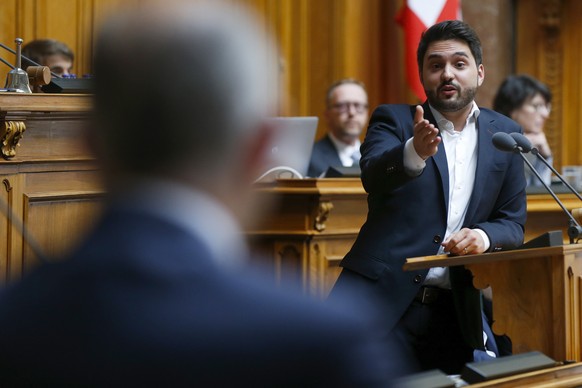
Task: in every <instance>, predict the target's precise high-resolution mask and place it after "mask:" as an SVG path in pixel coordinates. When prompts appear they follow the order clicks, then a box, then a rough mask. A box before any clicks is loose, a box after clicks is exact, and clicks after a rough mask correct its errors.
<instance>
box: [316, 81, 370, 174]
mask: <svg viewBox="0 0 582 388" xmlns="http://www.w3.org/2000/svg"><path fill="white" fill-rule="evenodd" d="M325 121H326V123H327V128H328V132H327V134H326V135H325V136H324V137H323V138H321V139H320V140H318V141H317V142H315V144H314V145H313V152H312V153H311V160H310V162H309V170H308V172H307V175H308V176H310V177H312V178H317V177H319V176H321V175H322V174H323V173H325V172H326V171H327V169H328V168H329V167H342V166H343V167H354V166H359V162H360V157H361V155H360V144H361V143H360V135H361V134H362V131H363V130H364V128H365V126H366V125H367V123H368V93H367V92H366V87H365V86H364V84H363V83H362V82H360V81H358V80H356V79H353V78H345V79H341V80H339V81H336V82H334V83H333V84H331V86H330V87H329V88H328V90H327V94H326V110H325Z"/></svg>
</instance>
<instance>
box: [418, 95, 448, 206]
mask: <svg viewBox="0 0 582 388" xmlns="http://www.w3.org/2000/svg"><path fill="white" fill-rule="evenodd" d="M422 107H423V109H424V118H425V119H427V120H428V121H429V122H430V123H431V124H434V126H435V127H437V128H438V124H437V122H436V119H435V118H434V116H433V114H432V112H431V110H430V107H429V105H428V102H426V103H424V105H423V106H422ZM439 130H440V129H439ZM430 159H432V162H433V163H434V164H435V166H436V169H437V171H438V172H439V175H440V178H441V184H442V187H443V194H444V199H445V203H444V205H445V210H446V211H447V212H448V208H449V166H448V164H447V154H446V152H445V147H444V145H443V144H442V142H441V144H439V148H438V151H437V153H436V155H434V156H433V157H432V158H430ZM427 163H429V161H428V160H427Z"/></svg>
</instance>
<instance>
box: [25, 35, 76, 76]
mask: <svg viewBox="0 0 582 388" xmlns="http://www.w3.org/2000/svg"><path fill="white" fill-rule="evenodd" d="M22 55H24V56H25V57H27V58H29V59H32V60H33V61H34V62H36V63H38V64H39V65H42V66H47V67H48V68H49V69H50V70H51V72H53V73H54V74H56V75H58V76H59V77H63V76H65V77H66V76H69V75H70V74H71V70H72V69H73V62H74V60H75V55H74V54H73V50H71V49H70V48H69V46H67V45H66V44H64V43H63V42H60V41H58V40H56V39H36V40H32V41H30V42H28V43H27V44H25V45H24V46H23V47H22ZM32 65H33V64H32V63H30V62H29V61H27V60H26V59H24V58H23V59H22V67H23V69H24V70H26V68H27V67H28V66H32Z"/></svg>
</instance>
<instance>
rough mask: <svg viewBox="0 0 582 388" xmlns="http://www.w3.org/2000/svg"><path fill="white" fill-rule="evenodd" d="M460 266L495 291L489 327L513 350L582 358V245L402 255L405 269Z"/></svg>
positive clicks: (476, 281) (479, 283) (560, 358)
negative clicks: (509, 341)
mask: <svg viewBox="0 0 582 388" xmlns="http://www.w3.org/2000/svg"><path fill="white" fill-rule="evenodd" d="M456 265H464V266H465V268H467V269H468V270H470V271H471V272H472V274H473V285H474V286H475V287H476V288H478V289H484V288H487V287H489V286H490V287H491V289H492V291H493V317H494V319H495V323H494V324H493V330H494V331H495V332H496V333H498V334H507V335H509V336H510V337H511V339H512V341H513V351H514V353H525V352H529V351H533V350H537V351H540V352H542V353H544V354H546V355H548V356H549V357H551V358H553V359H554V360H557V361H564V360H576V361H582V245H580V244H572V245H564V246H558V247H548V248H536V249H522V250H514V251H505V252H495V253H485V254H481V255H467V256H447V255H438V256H425V257H418V258H409V259H407V260H406V264H405V265H404V270H418V269H427V268H432V267H441V266H444V267H449V266H456Z"/></svg>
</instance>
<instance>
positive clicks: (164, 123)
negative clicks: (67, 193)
mask: <svg viewBox="0 0 582 388" xmlns="http://www.w3.org/2000/svg"><path fill="white" fill-rule="evenodd" d="M257 25H259V23H257V21H255V20H254V19H252V18H251V17H250V16H248V15H246V14H245V13H244V12H242V11H241V9H240V8H239V9H237V11H236V12H234V11H232V10H231V9H230V8H226V7H225V6H222V7H218V6H216V5H214V6H209V5H203V4H200V3H197V5H180V6H177V5H175V4H169V3H168V2H164V4H163V7H162V6H159V7H156V6H152V5H150V6H146V5H142V6H140V8H139V9H137V10H132V11H131V12H128V13H120V14H118V15H116V16H115V17H114V18H113V19H111V20H109V22H108V23H106V24H105V26H104V28H103V30H102V33H101V35H100V38H99V40H98V44H97V52H96V63H95V73H96V78H97V80H98V81H97V82H96V90H95V92H96V94H95V96H96V98H95V108H96V112H95V121H94V122H93V126H92V127H91V131H90V138H91V141H92V143H91V144H92V145H93V146H94V148H95V150H96V152H97V155H98V160H99V161H100V162H101V166H102V169H103V171H104V178H105V181H106V183H107V188H108V198H107V200H108V202H107V204H108V206H107V208H106V211H105V213H104V216H103V218H102V219H101V220H100V221H99V223H98V224H97V225H96V227H95V230H94V231H93V232H92V233H91V234H90V236H89V237H88V239H87V240H86V241H85V242H84V243H83V244H82V245H81V246H80V248H79V249H78V250H77V251H76V252H75V253H74V254H73V255H72V257H69V258H68V259H67V260H64V261H59V262H55V263H54V264H47V265H44V266H41V267H40V268H39V269H38V270H37V271H34V272H33V273H30V274H29V275H28V276H27V277H26V278H25V279H23V281H22V282H21V283H19V284H16V285H14V286H12V287H10V288H8V289H7V290H4V292H3V293H2V294H1V295H0V385H2V386H6V385H10V386H14V385H33V386H45V385H50V386H69V385H75V386H78V385H82V386H118V385H122V386H218V387H220V386H240V385H248V386H305V385H308V386H336V387H339V386H385V385H386V382H387V375H388V372H387V370H388V368H389V366H390V365H391V360H389V359H388V357H387V355H386V353H385V352H384V350H383V348H382V346H380V344H379V343H378V342H377V341H376V338H375V336H374V333H375V328H374V327H373V326H372V325H370V324H368V323H367V322H365V321H363V320H360V319H359V318H357V316H358V313H356V312H355V311H353V310H348V309H347V308H338V307H334V306H331V305H328V306H322V305H320V304H316V303H315V302H310V301H309V302H308V301H306V300H303V299H301V298H299V297H297V296H294V295H290V294H286V293H284V292H282V291H281V292H279V291H276V290H274V289H273V288H269V287H266V286H263V285H261V284H262V282H261V280H259V279H258V278H257V277H255V276H253V275H250V274H246V273H244V272H243V271H242V270H241V269H240V268H239V264H240V261H241V259H244V256H245V252H246V246H245V242H244V241H243V239H242V237H241V230H240V227H239V225H241V224H244V223H246V222H248V221H249V220H250V219H251V218H252V217H253V216H254V215H255V214H256V211H257V207H255V206H253V190H252V186H251V182H252V181H253V179H254V178H255V177H256V176H257V175H258V174H259V173H260V172H261V170H262V162H263V160H264V158H265V156H266V155H267V154H268V152H269V150H270V144H269V139H270V133H271V128H269V127H268V126H267V125H265V124H264V122H263V119H264V118H265V117H266V116H268V115H271V114H272V110H271V109H270V108H271V107H272V106H275V104H276V96H275V94H274V90H272V89H271V87H272V86H273V85H276V82H274V81H275V73H274V72H272V71H271V69H270V68H268V67H267V66H266V63H269V61H268V58H267V57H268V55H269V54H270V53H271V54H272V53H275V52H276V51H275V50H274V49H273V48H269V47H265V42H266V41H267V39H265V36H264V35H262V34H260V33H259V32H258V30H259V28H257V27H255V26H257ZM175 47H184V48H185V50H175ZM160 61H162V63H163V65H164V66H163V68H164V69H165V70H164V71H163V72H160ZM185 63H186V64H188V66H187V67H186V71H175V72H172V71H167V69H179V68H180V67H181V66H183V65H184V64H185ZM156 74H157V75H158V76H162V77H164V78H165V79H162V80H159V79H155V77H156ZM172 78H173V81H175V82H170V81H172ZM148 80H152V82H148ZM172 86H175V87H172Z"/></svg>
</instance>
